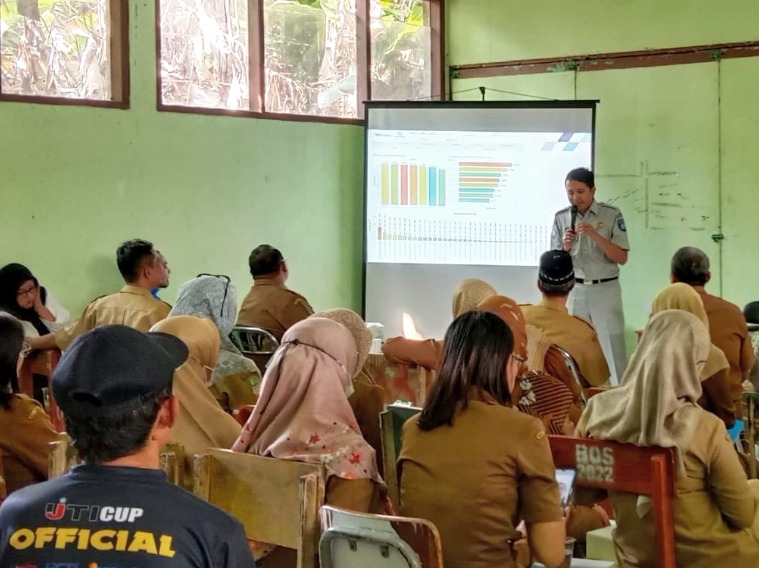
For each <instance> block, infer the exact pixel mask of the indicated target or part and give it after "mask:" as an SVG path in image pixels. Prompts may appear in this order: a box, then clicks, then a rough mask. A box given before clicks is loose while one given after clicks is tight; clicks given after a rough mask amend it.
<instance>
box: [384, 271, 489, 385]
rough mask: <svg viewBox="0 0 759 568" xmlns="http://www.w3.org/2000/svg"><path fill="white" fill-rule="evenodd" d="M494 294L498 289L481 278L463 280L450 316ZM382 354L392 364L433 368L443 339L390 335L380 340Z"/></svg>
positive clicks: (440, 352)
mask: <svg viewBox="0 0 759 568" xmlns="http://www.w3.org/2000/svg"><path fill="white" fill-rule="evenodd" d="M496 294H498V292H497V291H496V290H495V288H493V287H492V286H491V285H490V284H488V283H487V282H485V281H484V280H480V279H479V278H467V279H466V280H462V281H461V282H459V284H458V286H456V289H455V290H454V291H453V302H452V309H451V311H452V313H453V318H454V319H455V318H457V317H459V316H460V315H462V314H465V313H466V312H469V311H472V310H476V309H477V306H478V305H479V304H480V302H482V301H484V300H485V299H487V298H489V297H490V296H495V295H496ZM382 353H384V354H385V357H387V358H388V359H389V360H390V361H391V362H393V363H406V364H415V365H419V366H420V367H424V368H425V369H430V370H435V369H437V367H438V365H439V363H440V357H441V356H442V353H443V341H442V340H440V339H422V338H421V337H402V336H401V337H391V338H389V339H388V340H387V341H385V343H383V345H382Z"/></svg>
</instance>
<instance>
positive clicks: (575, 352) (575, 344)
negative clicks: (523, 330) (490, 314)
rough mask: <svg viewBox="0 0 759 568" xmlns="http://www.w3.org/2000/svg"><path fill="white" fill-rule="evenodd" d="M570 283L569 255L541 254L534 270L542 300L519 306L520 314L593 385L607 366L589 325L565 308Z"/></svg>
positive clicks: (572, 276) (606, 374)
mask: <svg viewBox="0 0 759 568" xmlns="http://www.w3.org/2000/svg"><path fill="white" fill-rule="evenodd" d="M574 286H575V274H574V268H573V266H572V256H571V255H570V254H569V253H568V252H565V251H563V250H552V251H548V252H545V253H543V255H542V256H541V257H540V269H539V272H538V289H539V290H540V292H541V294H543V299H542V300H541V302H540V303H539V304H536V305H534V306H533V305H522V306H521V308H522V313H523V314H524V318H525V320H527V323H528V325H532V326H535V327H536V328H538V329H540V330H541V331H542V332H543V333H544V334H545V336H546V337H547V338H548V339H549V340H550V341H551V342H552V343H554V344H555V345H558V346H559V347H561V348H562V349H564V350H565V351H567V352H568V353H569V354H570V355H571V356H572V358H573V359H574V360H575V362H576V363H577V366H578V367H579V370H580V373H581V374H582V378H583V379H584V380H585V382H586V386H593V387H597V386H600V385H602V384H604V383H606V382H607V381H608V379H609V376H610V373H609V366H608V364H607V363H606V358H605V357H604V353H603V350H602V349H601V344H600V343H599V341H598V335H597V334H596V330H595V328H594V327H593V324H592V323H590V322H589V321H587V320H584V319H583V318H581V317H580V316H573V315H570V314H569V311H568V310H567V298H568V297H569V293H570V292H571V291H572V289H573V288H574Z"/></svg>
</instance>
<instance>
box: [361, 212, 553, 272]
mask: <svg viewBox="0 0 759 568" xmlns="http://www.w3.org/2000/svg"><path fill="white" fill-rule="evenodd" d="M369 231H370V232H371V234H372V235H373V236H374V238H372V239H371V240H370V241H369V242H368V247H369V250H368V253H369V256H370V258H374V259H376V260H375V262H397V263H417V264H437V263H442V264H477V265H513V266H533V265H534V264H535V259H536V258H538V257H539V256H540V254H541V253H542V252H543V251H544V250H546V249H547V248H548V247H549V244H550V236H551V235H550V227H548V226H546V225H532V224H506V223H502V222H496V221H484V220H458V219H445V218H438V219H430V218H408V217H402V216H393V215H379V216H378V217H377V218H376V219H373V220H371V221H370V227H369Z"/></svg>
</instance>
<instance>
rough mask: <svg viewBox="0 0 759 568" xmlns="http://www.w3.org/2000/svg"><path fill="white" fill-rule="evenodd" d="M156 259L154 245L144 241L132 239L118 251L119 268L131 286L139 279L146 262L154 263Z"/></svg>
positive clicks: (117, 261)
mask: <svg viewBox="0 0 759 568" xmlns="http://www.w3.org/2000/svg"><path fill="white" fill-rule="evenodd" d="M155 258H156V253H155V249H154V248H153V243H151V242H149V241H144V240H142V239H132V240H131V241H127V242H125V243H122V244H121V246H120V247H119V248H118V249H116V264H117V265H118V266H119V272H121V275H122V276H123V277H124V280H125V281H126V282H127V283H130V284H131V283H132V282H135V281H137V279H138V278H139V275H140V268H142V266H143V265H144V264H145V263H146V262H154V261H155Z"/></svg>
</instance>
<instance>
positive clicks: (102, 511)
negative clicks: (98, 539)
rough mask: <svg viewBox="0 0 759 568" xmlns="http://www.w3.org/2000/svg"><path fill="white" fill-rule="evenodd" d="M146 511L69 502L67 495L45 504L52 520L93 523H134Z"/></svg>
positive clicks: (136, 508) (48, 515)
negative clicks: (55, 501)
mask: <svg viewBox="0 0 759 568" xmlns="http://www.w3.org/2000/svg"><path fill="white" fill-rule="evenodd" d="M143 513H144V511H143V510H142V509H140V508H139V507H109V506H106V507H101V506H99V505H77V504H74V503H69V502H67V500H66V498H65V497H61V499H60V500H59V501H58V502H57V503H47V504H46V505H45V518H46V519H48V520H50V521H60V520H63V519H70V520H72V521H84V520H87V521H90V522H91V523H96V522H103V523H112V522H116V523H133V522H134V521H135V520H136V519H139V518H140V517H142V515H143Z"/></svg>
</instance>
